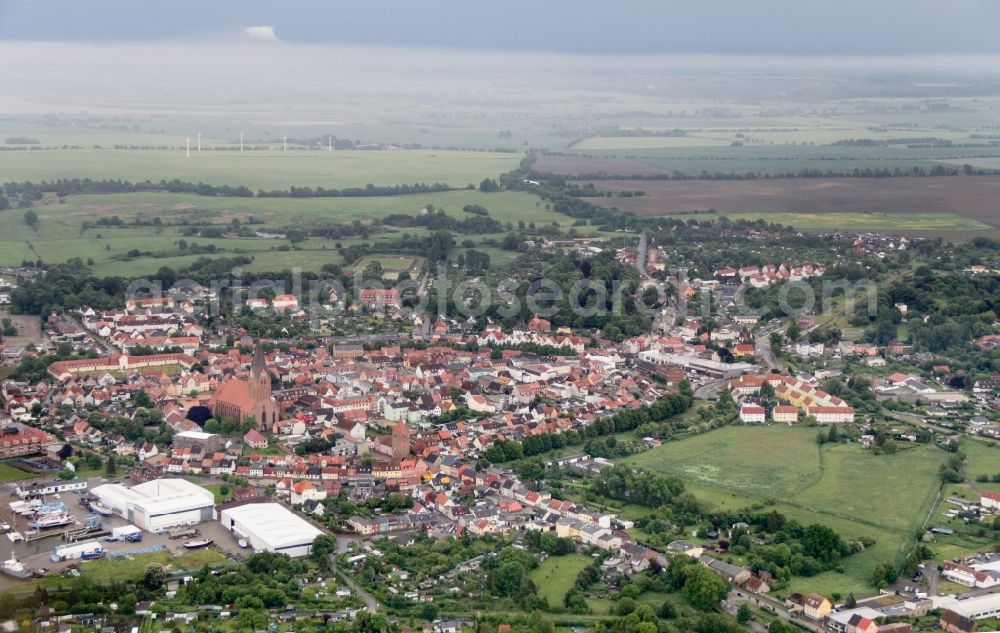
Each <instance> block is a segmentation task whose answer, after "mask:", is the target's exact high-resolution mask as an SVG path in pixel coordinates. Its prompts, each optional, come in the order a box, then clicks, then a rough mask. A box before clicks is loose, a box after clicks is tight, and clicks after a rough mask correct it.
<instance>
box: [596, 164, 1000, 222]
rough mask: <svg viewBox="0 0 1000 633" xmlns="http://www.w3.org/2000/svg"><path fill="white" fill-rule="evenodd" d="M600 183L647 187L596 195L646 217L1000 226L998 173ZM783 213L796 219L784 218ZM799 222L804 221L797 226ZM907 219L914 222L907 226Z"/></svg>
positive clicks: (619, 188) (599, 183)
mask: <svg viewBox="0 0 1000 633" xmlns="http://www.w3.org/2000/svg"><path fill="white" fill-rule="evenodd" d="M594 184H595V186H597V187H599V188H602V189H606V190H609V191H623V190H624V191H634V190H641V191H644V192H646V195H644V196H635V197H626V198H617V197H614V198H605V197H595V198H589V199H590V200H591V201H592V202H594V203H596V204H601V205H603V206H607V207H617V208H619V209H622V210H623V211H629V212H633V213H637V214H639V215H670V214H673V213H684V212H690V211H695V210H699V211H707V210H710V209H715V210H717V211H719V212H723V213H726V214H729V213H735V214H742V216H737V217H753V218H757V217H765V216H767V218H768V219H772V220H774V221H779V222H781V223H782V224H791V225H792V226H796V228H803V229H806V228H813V229H839V228H843V229H852V228H859V229H862V230H864V229H871V228H896V229H900V228H905V229H907V230H913V231H920V230H926V231H947V230H950V231H976V230H990V229H992V228H995V227H1000V177H998V176H975V177H966V176H953V177H947V176H942V177H926V178H878V179H875V178H829V179H825V178H792V179H759V180H732V181H705V180H687V181H663V180H660V181H641V180H605V181H596V182H595V183H594ZM768 214H770V215H769V216H768ZM784 214H789V217H788V219H787V220H784V221H782V220H781V218H782V217H783V216H784ZM911 216H912V217H911ZM796 219H797V220H798V221H799V222H800V223H801V224H802V226H798V225H796V223H795V221H794V220H796ZM901 221H902V222H903V223H904V224H905V225H907V226H905V227H901V226H900V222H901ZM855 223H858V224H860V226H855Z"/></svg>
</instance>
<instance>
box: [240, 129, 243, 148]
mask: <svg viewBox="0 0 1000 633" xmlns="http://www.w3.org/2000/svg"><path fill="white" fill-rule="evenodd" d="M240 151H241V152H242V151H243V132H240Z"/></svg>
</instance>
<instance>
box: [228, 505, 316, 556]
mask: <svg viewBox="0 0 1000 633" xmlns="http://www.w3.org/2000/svg"><path fill="white" fill-rule="evenodd" d="M219 521H220V522H221V523H222V526H223V527H224V528H226V529H227V530H229V531H230V532H232V533H233V534H234V535H235V536H236V537H237V538H243V539H246V540H247V542H248V543H249V544H250V547H252V548H253V549H254V551H255V552H276V553H279V554H288V555H289V556H291V557H293V558H296V557H299V556H307V555H308V554H309V550H310V549H311V548H312V544H313V541H314V540H316V537H317V536H319V535H320V534H322V533H323V532H321V531H320V530H318V529H317V528H315V527H313V526H312V524H310V523H309V522H308V521H306V520H305V519H302V518H301V517H299V516H297V515H296V514H294V513H293V512H291V511H290V510H288V509H287V508H285V507H284V506H282V505H280V504H277V503H249V504H247V505H242V506H237V507H235V508H227V509H225V510H223V511H222V514H221V516H220V517H219Z"/></svg>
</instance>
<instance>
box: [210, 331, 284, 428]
mask: <svg viewBox="0 0 1000 633" xmlns="http://www.w3.org/2000/svg"><path fill="white" fill-rule="evenodd" d="M209 409H211V410H212V415H213V416H214V417H216V418H219V417H227V418H232V419H234V420H236V421H237V422H239V423H243V421H244V420H247V419H251V420H254V422H256V426H257V428H258V429H270V428H271V426H272V425H274V423H276V422H277V421H278V418H279V416H280V412H279V407H278V403H277V402H275V400H274V398H273V397H272V396H271V374H270V372H268V370H267V363H266V362H265V361H264V348H263V347H261V344H260V341H257V345H256V347H255V348H254V351H253V361H252V362H251V363H250V375H249V377H248V378H247V379H246V380H243V379H240V378H232V379H230V380H228V381H226V382H225V383H223V384H222V385H221V386H220V387H219V388H218V389H217V390H216V391H215V395H213V396H212V398H211V400H210V401H209Z"/></svg>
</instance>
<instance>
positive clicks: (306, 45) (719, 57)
mask: <svg viewBox="0 0 1000 633" xmlns="http://www.w3.org/2000/svg"><path fill="white" fill-rule="evenodd" d="M25 47H31V48H46V49H50V50H55V49H60V48H77V49H80V48H83V49H89V50H92V51H95V52H105V51H108V52H111V51H117V52H120V51H121V49H122V47H127V48H131V49H150V50H154V49H162V48H173V47H183V49H184V50H194V49H199V50H204V49H227V50H233V49H252V50H255V51H259V52H261V53H270V54H275V55H282V54H289V55H294V54H295V53H296V52H302V51H309V50H315V49H318V48H322V49H330V50H342V51H356V52H367V51H408V52H423V53H426V54H428V55H431V56H433V55H435V54H437V55H442V54H448V53H456V52H460V53H463V54H472V55H480V56H483V57H489V58H497V57H524V58H530V57H537V56H545V57H546V58H549V59H553V60H559V59H562V60H566V61H569V60H579V59H589V60H593V61H605V62H618V63H621V62H644V63H646V64H649V65H657V64H662V63H668V62H672V63H675V64H676V63H678V62H685V63H688V64H689V65H690V67H692V68H697V67H725V66H727V65H728V66H733V67H738V66H744V65H748V64H751V63H753V64H760V63H761V62H764V63H767V64H769V65H772V66H775V65H778V66H787V67H796V66H800V65H802V64H806V63H808V64H816V63H820V64H822V68H817V70H820V69H825V70H829V69H835V68H852V67H856V66H857V65H859V64H870V63H873V62H874V63H878V64H880V65H888V64H891V65H893V66H897V65H899V64H903V65H905V66H907V67H911V66H912V67H914V68H913V69H920V67H921V66H923V67H924V69H926V70H932V69H944V68H947V69H949V70H956V69H957V70H962V69H965V70H970V71H971V70H975V71H982V70H991V71H992V72H993V73H1000V51H996V52H991V53H892V54H872V53H787V54H784V53H765V52H745V53H718V52H706V51H702V52H693V51H690V52H674V53H664V52H650V53H635V52H622V53H615V52H585V51H581V52H573V51H559V50H547V49H530V48H511V49H501V48H469V47H462V46H429V45H423V44H372V43H321V42H295V41H285V40H277V41H267V40H254V39H249V38H240V37H232V38H228V39H227V38H218V37H215V38H213V40H212V41H207V40H202V39H192V38H184V39H168V38H164V39H156V40H148V41H144V40H116V41H107V40H27V39H25V40H20V39H0V51H3V49H8V51H9V50H10V49H14V48H25ZM367 61H369V62H370V61H372V60H370V59H368V60H367ZM453 61H454V60H453ZM466 61H467V60H466Z"/></svg>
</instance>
